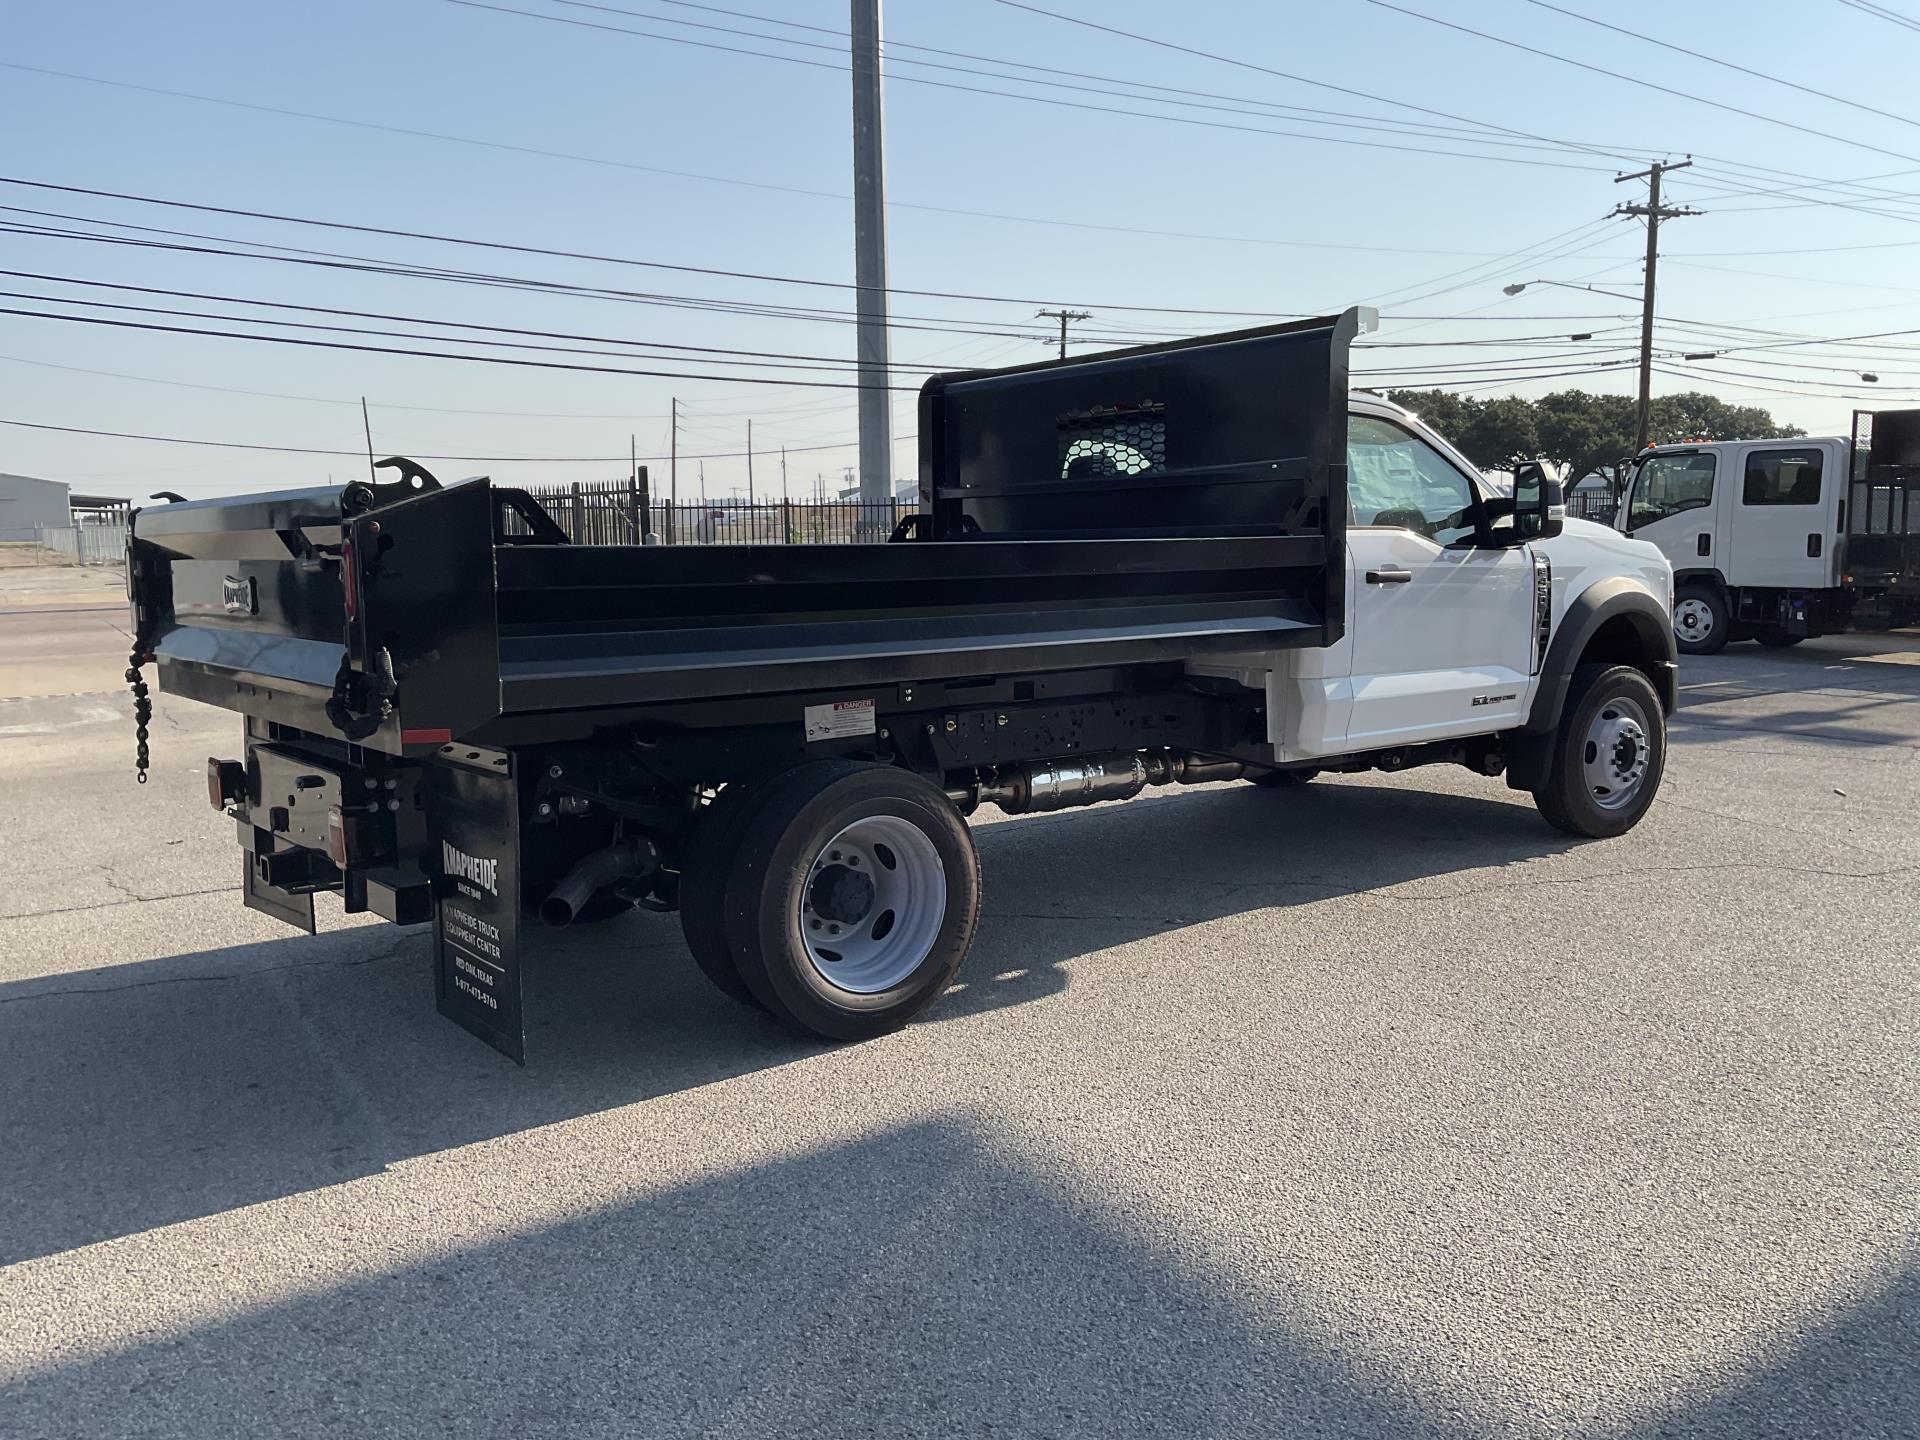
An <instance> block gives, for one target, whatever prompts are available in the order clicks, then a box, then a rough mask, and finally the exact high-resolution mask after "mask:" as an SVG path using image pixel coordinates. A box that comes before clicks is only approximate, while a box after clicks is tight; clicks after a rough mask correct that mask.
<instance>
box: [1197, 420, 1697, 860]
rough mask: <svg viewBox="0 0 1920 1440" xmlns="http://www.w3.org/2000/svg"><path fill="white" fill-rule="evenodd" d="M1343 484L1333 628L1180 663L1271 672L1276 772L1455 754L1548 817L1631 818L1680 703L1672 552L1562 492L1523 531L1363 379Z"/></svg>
mask: <svg viewBox="0 0 1920 1440" xmlns="http://www.w3.org/2000/svg"><path fill="white" fill-rule="evenodd" d="M1528 468H1531V467H1528ZM1543 480H1544V476H1543V475H1542V474H1540V473H1539V472H1538V471H1537V470H1536V471H1535V474H1534V477H1533V480H1532V483H1533V484H1534V485H1538V484H1540V483H1541V482H1542V481H1543ZM1527 484H1528V482H1527V481H1526V480H1522V481H1521V483H1520V484H1519V485H1517V486H1516V491H1517V493H1519V494H1521V495H1522V496H1524V495H1525V494H1526V493H1527V489H1526V487H1527ZM1347 491H1348V495H1349V504H1350V510H1349V516H1348V525H1347V533H1346V576H1345V582H1346V583H1345V586H1344V598H1345V607H1346V624H1345V633H1344V635H1343V637H1342V638H1341V639H1340V640H1339V641H1338V642H1337V643H1336V644H1333V645H1330V646H1327V647H1324V648H1314V649H1301V650H1290V651H1284V652H1278V653H1276V654H1273V655H1271V656H1261V657H1246V661H1247V663H1244V664H1241V663H1235V664H1233V665H1227V664H1225V663H1221V662H1211V663H1207V664H1203V665H1190V666H1189V669H1190V670H1193V671H1196V672H1200V673H1217V674H1223V675H1231V676H1232V677H1233V678H1235V679H1236V680H1238V681H1240V683H1243V684H1251V685H1257V684H1260V683H1264V684H1265V685H1266V687H1267V691H1268V707H1267V717H1268V731H1269V733H1268V741H1269V743H1270V744H1271V745H1272V747H1273V756H1274V760H1275V762H1276V763H1277V764H1279V765H1282V766H1291V767H1293V768H1292V769H1280V770H1276V771H1275V772H1273V775H1272V777H1271V778H1272V780H1273V782H1274V783H1290V777H1291V779H1297V778H1299V777H1300V776H1302V775H1305V776H1311V775H1313V774H1318V773H1320V771H1322V770H1342V769H1371V768H1383V769H1388V770H1392V769H1398V768H1402V767H1403V766H1411V765H1417V764H1422V763H1427V762H1429V761H1431V760H1433V759H1437V758H1442V759H1452V760H1455V761H1459V762H1461V763H1465V764H1467V765H1468V766H1470V767H1473V768H1479V769H1482V770H1483V772H1484V773H1501V770H1502V768H1503V767H1504V773H1505V774H1506V776H1507V780H1508V783H1509V784H1510V785H1511V786H1513V787H1514V788H1515V789H1525V790H1530V791H1532V792H1533V793H1534V795H1535V797H1536V799H1537V800H1539V802H1540V805H1541V809H1542V810H1543V812H1545V813H1546V814H1547V816H1548V818H1549V819H1551V820H1555V823H1562V822H1563V821H1564V820H1565V819H1566V818H1568V817H1567V816H1566V815H1564V814H1563V813H1562V812H1564V811H1565V809H1566V808H1567V807H1568V806H1570V805H1574V804H1579V805H1581V806H1582V807H1583V809H1584V810H1585V812H1587V813H1585V814H1584V815H1583V817H1582V822H1583V823H1581V824H1580V825H1579V826H1563V828H1576V829H1578V830H1579V831H1580V833H1586V834H1592V833H1604V832H1596V831H1595V829H1594V828H1592V827H1593V826H1594V825H1596V824H1599V825H1602V826H1605V827H1606V828H1607V829H1609V830H1611V829H1613V825H1614V823H1615V822H1616V821H1617V822H1619V823H1618V829H1619V830H1624V829H1626V828H1627V827H1628V826H1630V825H1631V824H1632V823H1634V821H1636V820H1638V819H1639V817H1640V815H1641V814H1642V813H1644V810H1645V807H1646V805H1648V804H1650V803H1651V801H1652V799H1653V791H1654V789H1655V788H1656V787H1657V786H1658V784H1659V777H1660V768H1661V763H1662V761H1663V759H1664V729H1665V727H1664V718H1665V714H1666V713H1668V712H1670V711H1671V710H1672V708H1673V703H1674V665H1673V660H1672V654H1673V642H1672V640H1671V638H1670V634H1671V628H1672V596H1673V572H1672V568H1671V566H1670V565H1669V563H1668V559H1667V557H1666V555H1665V554H1663V553H1662V551H1661V550H1660V549H1659V548H1658V547H1657V546H1654V545H1652V544H1648V543H1646V542H1645V541H1643V540H1639V539H1631V538H1628V537H1627V536H1624V535H1622V534H1620V533H1618V532H1616V531H1614V530H1612V529H1609V528H1608V527H1607V526H1604V525H1600V524H1596V523H1594V522H1592V521H1587V520H1577V519H1569V518H1566V516H1565V515H1564V510H1563V509H1558V508H1557V509H1556V511H1555V513H1554V514H1553V516H1552V518H1551V519H1550V521H1549V522H1548V523H1547V524H1546V525H1545V526H1544V527H1542V528H1543V529H1544V531H1545V533H1543V534H1537V535H1532V536H1528V535H1525V534H1522V533H1519V532H1516V530H1515V529H1514V528H1513V527H1514V525H1515V523H1516V522H1515V519H1514V517H1515V513H1516V503H1515V500H1514V499H1513V498H1510V497H1506V496H1503V495H1500V494H1499V493H1498V492H1497V491H1496V490H1495V488H1494V487H1493V486H1492V485H1491V484H1489V483H1488V481H1487V480H1486V479H1485V478H1484V477H1483V476H1482V475H1481V474H1480V472H1479V471H1478V470H1477V469H1476V468H1475V467H1474V466H1473V465H1472V464H1471V463H1470V462H1469V461H1468V460H1467V459H1466V458H1465V457H1464V456H1462V455H1461V454H1460V453H1459V452H1458V451H1456V450H1455V449H1454V448H1453V447H1452V446H1451V445H1449V444H1448V443H1447V442H1446V441H1445V440H1444V439H1443V438H1442V437H1441V436H1440V435H1438V434H1437V433H1435V432H1434V431H1433V430H1432V429H1430V428H1429V427H1428V426H1426V425H1424V424H1423V423H1421V421H1420V419H1419V418H1418V417H1417V416H1416V415H1414V414H1413V413H1411V412H1410V411H1407V410H1405V409H1403V408H1401V407H1400V406H1398V405H1395V404H1393V403H1392V402H1390V401H1387V400H1383V399H1380V398H1378V397H1376V396H1372V395H1354V396H1352V397H1351V399H1350V401H1349V405H1348V416H1347ZM1488 517H1492V523H1491V524H1489V523H1488ZM1502 521H1504V523H1502ZM1263 672H1264V673H1263ZM1595 687H1598V688H1597V689H1596V688H1595ZM1583 698H1584V699H1587V700H1591V701H1592V702H1593V703H1591V704H1583V703H1582V702H1583ZM1574 731H1578V732H1579V733H1578V735H1577V736H1576V735H1575V734H1574V733H1573V732H1574ZM1556 755H1558V756H1559V758H1558V759H1556ZM1574 768H1577V769H1578V770H1579V772H1580V773H1579V774H1578V776H1577V777H1574V776H1570V775H1569V774H1568V773H1567V772H1569V771H1570V770H1571V769H1574ZM1549 771H1552V772H1553V776H1550V775H1549ZM1554 777H1558V778H1559V780H1562V781H1566V782H1568V783H1567V784H1566V785H1565V793H1564V794H1558V793H1556V792H1555V788H1554V786H1555V780H1554ZM1614 833H1617V830H1615V831H1614Z"/></svg>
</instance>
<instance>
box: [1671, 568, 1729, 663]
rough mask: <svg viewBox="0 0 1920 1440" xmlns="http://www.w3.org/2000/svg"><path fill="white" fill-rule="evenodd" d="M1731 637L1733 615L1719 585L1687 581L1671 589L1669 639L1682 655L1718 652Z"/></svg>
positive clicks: (1714, 653)
mask: <svg viewBox="0 0 1920 1440" xmlns="http://www.w3.org/2000/svg"><path fill="white" fill-rule="evenodd" d="M1688 602H1693V603H1692V604H1691V605H1690V604H1689V603H1688ZM1694 606H1703V607H1705V609H1704V613H1702V611H1701V610H1699V609H1695V608H1694ZM1689 622H1692V623H1689ZM1731 638H1733V618H1732V617H1731V616H1730V615H1728V614H1727V601H1726V597H1725V596H1724V595H1722V594H1721V593H1720V587H1719V586H1717V585H1705V584H1701V583H1700V582H1699V581H1691V582H1689V583H1687V584H1685V585H1682V586H1681V587H1680V588H1679V589H1678V590H1676V591H1675V592H1674V596H1673V643H1674V645H1675V646H1676V648H1678V649H1679V651H1680V653H1681V654H1682V655H1718V654H1719V653H1720V652H1721V651H1722V650H1724V649H1726V648H1727V641H1728V640H1730V639H1731Z"/></svg>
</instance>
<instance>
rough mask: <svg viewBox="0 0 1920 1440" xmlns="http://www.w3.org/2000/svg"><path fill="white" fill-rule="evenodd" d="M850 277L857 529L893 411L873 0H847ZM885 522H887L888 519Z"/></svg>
mask: <svg viewBox="0 0 1920 1440" xmlns="http://www.w3.org/2000/svg"><path fill="white" fill-rule="evenodd" d="M852 5H853V16H852V19H853V24H852V27H851V29H852V36H853V39H852V45H853V280H854V285H855V286H856V287H857V288H856V293H857V295H858V296H859V305H858V316H859V328H858V340H857V350H856V355H857V359H858V361H859V376H860V501H861V505H862V507H863V508H862V513H861V518H860V528H861V529H863V530H868V529H873V528H876V527H877V525H878V524H879V521H878V520H877V519H876V518H874V517H877V516H879V515H881V514H882V509H881V508H877V507H885V509H886V512H887V513H889V514H890V513H891V506H890V505H888V502H889V501H891V500H892V499H893V412H892V407H891V405H890V403H889V401H890V392H889V391H888V389H887V385H888V379H889V376H890V374H891V366H890V365H889V363H888V353H887V187H886V174H885V145H884V143H883V139H882V134H881V97H880V0H852ZM888 528H891V525H890V524H889V526H888Z"/></svg>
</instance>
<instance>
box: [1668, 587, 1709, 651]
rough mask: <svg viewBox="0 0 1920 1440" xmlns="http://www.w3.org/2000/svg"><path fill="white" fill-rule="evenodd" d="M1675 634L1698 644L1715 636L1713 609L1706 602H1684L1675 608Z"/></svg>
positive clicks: (1688, 600) (1690, 600)
mask: <svg viewBox="0 0 1920 1440" xmlns="http://www.w3.org/2000/svg"><path fill="white" fill-rule="evenodd" d="M1673 633H1674V634H1675V635H1678V636H1679V637H1680V638H1681V639H1682V640H1691V641H1693V642H1694V643H1696V644H1698V643H1699V642H1700V641H1702V640H1705V639H1706V638H1707V637H1708V636H1709V635H1711V634H1713V607H1712V606H1711V605H1709V604H1707V602H1706V601H1704V600H1696V599H1692V598H1688V599H1686V600H1682V601H1681V602H1680V603H1679V604H1678V605H1676V606H1674V607H1673Z"/></svg>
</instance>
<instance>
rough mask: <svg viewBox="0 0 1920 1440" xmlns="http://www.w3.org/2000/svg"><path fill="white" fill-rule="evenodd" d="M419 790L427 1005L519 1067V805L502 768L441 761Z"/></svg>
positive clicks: (523, 1056) (522, 1052)
mask: <svg viewBox="0 0 1920 1440" xmlns="http://www.w3.org/2000/svg"><path fill="white" fill-rule="evenodd" d="M501 759H503V760H504V759H505V757H501ZM426 790H427V837H428V850H429V855H430V861H429V868H430V869H431V870H432V871H433V954H434V996H435V1001H436V1004H437V1005H438V1008H439V1010H440V1013H441V1014H442V1015H444V1016H446V1017H447V1018H448V1019H449V1020H452V1021H454V1022H456V1023H457V1024H459V1025H462V1026H464V1027H465V1028H466V1029H467V1030H469V1031H471V1032H472V1033H473V1034H475V1035H477V1036H479V1037H480V1038H481V1039H482V1040H484V1041H486V1042H487V1043H488V1044H489V1045H491V1046H493V1048H494V1049H496V1050H498V1051H499V1052H500V1053H501V1054H503V1055H506V1056H508V1057H510V1058H511V1059H513V1060H514V1061H516V1062H518V1063H519V1064H522V1065H524V1064H526V1063H527V1052H526V1030H525V1025H524V1022H523V1020H522V1018H521V1007H520V953H519V951H520V943H519V942H520V805H519V799H518V796H517V794H516V792H515V785H514V780H513V776H512V773H511V767H510V766H506V767H502V768H501V769H499V770H497V771H495V770H488V769H481V768H475V767H469V766H466V765H460V764H448V763H446V762H444V761H442V762H440V763H437V764H433V765H429V766H428V767H427V774H426Z"/></svg>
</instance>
